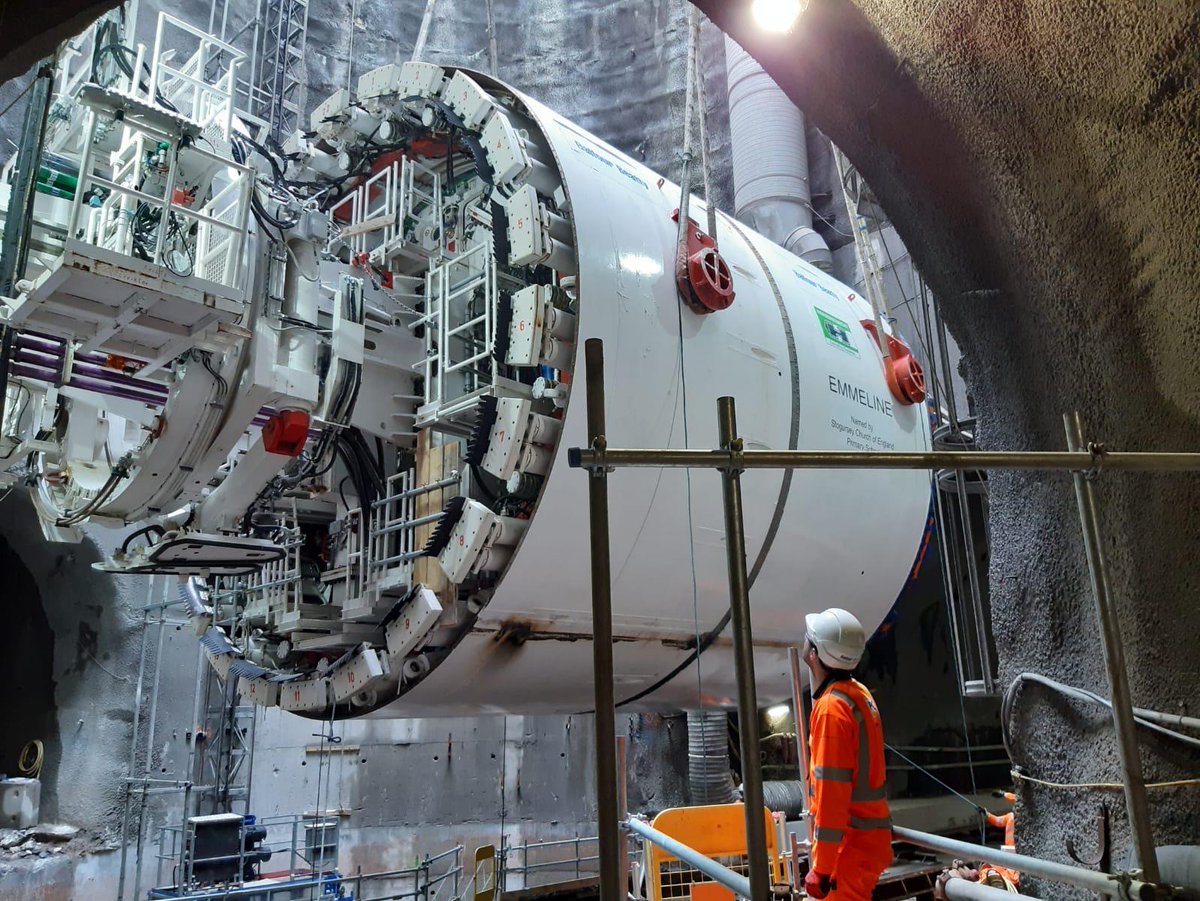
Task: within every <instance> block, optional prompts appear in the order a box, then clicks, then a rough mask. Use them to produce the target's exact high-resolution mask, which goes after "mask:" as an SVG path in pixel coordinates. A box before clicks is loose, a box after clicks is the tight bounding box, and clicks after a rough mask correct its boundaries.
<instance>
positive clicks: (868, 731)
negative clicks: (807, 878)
mask: <svg viewBox="0 0 1200 901" xmlns="http://www.w3.org/2000/svg"><path fill="white" fill-rule="evenodd" d="M810 723H811V728H810V731H809V735H810V739H809V744H810V746H811V753H810V754H809V786H810V791H811V793H812V798H811V805H810V806H811V810H812V818H813V846H812V868H813V869H814V870H816V871H817V872H818V873H823V874H828V875H833V874H835V873H836V870H837V862H838V856H839V854H840V853H841V851H842V849H843V847H844V846H845V843H846V839H847V838H851V839H853V838H854V833H872V832H883V831H884V830H886V831H887V832H886V835H887V841H884V840H883V835H880V836H879V837H878V840H872V841H870V842H868V843H866V844H869V845H870V846H872V847H876V846H877V847H878V848H879V849H880V851H879V854H880V855H886V860H884V861H883V863H882V865H881V866H880V870H882V869H883V867H884V866H886V865H887V862H890V860H891V850H890V847H891V846H890V838H891V835H890V833H891V828H892V821H891V815H890V813H889V811H888V803H887V770H886V764H885V762H884V756H883V725H882V723H881V722H880V719H879V708H877V707H876V706H875V699H874V698H872V697H871V693H870V692H869V691H867V689H866V687H865V686H864V685H862V684H861V683H859V682H857V681H855V680H854V679H840V680H838V681H834V682H831V683H828V687H827V688H825V690H824V691H822V692H819V694H818V697H817V698H816V700H815V701H814V703H813V712H812V717H811V719H810ZM852 844H854V845H855V846H856V847H858V846H862V845H863V844H864V843H863V842H861V841H859V842H852ZM885 847H886V850H884V849H885Z"/></svg>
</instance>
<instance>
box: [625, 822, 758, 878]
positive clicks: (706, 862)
mask: <svg viewBox="0 0 1200 901" xmlns="http://www.w3.org/2000/svg"><path fill="white" fill-rule="evenodd" d="M759 822H760V823H761V822H762V818H761V817H759ZM624 825H625V828H626V829H628V830H629V831H630V832H633V833H635V834H636V835H640V836H641V837H642V838H644V839H645V840H646V841H648V842H650V844H652V845H655V846H656V847H659V848H662V849H663V850H664V851H666V852H667V853H668V854H670V855H672V856H673V857H678V858H679V859H680V860H682V861H683V862H684V863H686V864H688V865H689V866H691V867H695V868H696V869H697V870H699V871H700V872H701V873H703V874H704V875H705V876H707V877H708V878H709V879H711V880H712V881H713V882H715V883H717V884H718V885H723V886H724V887H725V888H727V889H729V890H730V891H731V892H733V893H734V894H735V895H737V896H738V897H740V898H750V897H752V892H751V888H750V880H749V879H747V878H746V877H745V876H742V875H741V874H740V873H735V872H734V871H733V870H731V869H729V867H725V866H722V865H721V864H719V863H717V862H716V861H715V860H713V859H712V858H711V857H705V856H704V855H703V854H701V853H700V852H699V851H697V850H696V849H695V848H691V847H689V846H687V845H685V844H684V843H683V842H681V841H678V840H676V839H673V838H671V836H669V835H667V834H666V833H663V832H659V831H658V830H657V829H655V828H654V827H653V826H651V825H649V824H648V823H643V822H642V821H641V820H639V819H636V818H635V817H630V818H629V819H627V820H626V821H625V823H624ZM764 875H765V874H764Z"/></svg>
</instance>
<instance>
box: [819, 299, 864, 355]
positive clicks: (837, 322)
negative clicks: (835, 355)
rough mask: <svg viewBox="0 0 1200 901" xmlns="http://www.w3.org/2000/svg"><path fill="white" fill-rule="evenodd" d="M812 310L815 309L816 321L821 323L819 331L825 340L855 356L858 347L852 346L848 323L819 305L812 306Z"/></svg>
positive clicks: (852, 340)
mask: <svg viewBox="0 0 1200 901" xmlns="http://www.w3.org/2000/svg"><path fill="white" fill-rule="evenodd" d="M813 310H814V311H816V314H817V321H818V322H820V323H821V333H822V334H823V335H824V336H825V340H826V341H828V342H829V343H830V344H832V345H833V346H834V347H836V348H839V349H840V350H844V351H846V353H852V354H854V356H856V357H857V356H858V348H857V347H855V346H854V336H853V335H852V334H851V332H850V326H849V324H848V323H846V322H843V321H842V320H841V319H838V318H837V317H836V316H831V315H829V314H828V313H826V312H825V311H824V310H822V309H821V308H820V307H813Z"/></svg>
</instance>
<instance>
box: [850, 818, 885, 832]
mask: <svg viewBox="0 0 1200 901" xmlns="http://www.w3.org/2000/svg"><path fill="white" fill-rule="evenodd" d="M850 828H851V829H857V830H858V831H859V832H871V831H874V830H876V829H891V828H892V818H891V817H883V818H881V819H878V820H864V819H862V818H861V817H850Z"/></svg>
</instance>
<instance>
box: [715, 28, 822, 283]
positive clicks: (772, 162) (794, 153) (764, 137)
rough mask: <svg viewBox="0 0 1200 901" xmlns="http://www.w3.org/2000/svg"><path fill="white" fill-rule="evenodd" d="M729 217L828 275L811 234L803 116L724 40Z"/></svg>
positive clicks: (818, 243)
mask: <svg viewBox="0 0 1200 901" xmlns="http://www.w3.org/2000/svg"><path fill="white" fill-rule="evenodd" d="M725 73H726V79H727V84H728V87H729V139H730V147H731V151H732V155H733V201H734V215H736V216H737V218H738V219H740V220H741V221H743V222H745V223H746V224H747V225H749V226H750V227H751V228H753V229H755V230H756V231H758V232H761V233H762V234H764V235H766V236H767V237H768V238H770V239H771V240H772V241H775V242H777V243H779V244H782V245H783V246H784V247H785V248H786V249H787V250H789V251H791V252H792V253H794V254H795V255H796V256H798V257H800V259H802V260H805V261H806V262H808V263H811V264H812V265H814V266H816V267H818V268H819V269H823V270H825V271H826V272H828V271H829V270H830V269H831V268H832V267H833V257H832V255H831V254H830V252H829V247H828V246H827V245H826V244H825V240H824V239H823V238H822V237H821V236H820V235H818V234H817V233H816V232H815V231H813V227H812V192H811V190H810V189H809V180H808V146H807V144H806V143H805V129H804V113H802V112H800V110H798V109H796V106H795V104H793V103H792V101H791V100H789V99H788V97H787V95H786V94H784V93H783V91H781V90H780V89H779V86H778V85H776V84H775V82H774V81H773V80H772V79H771V76H769V75H768V74H767V73H766V72H764V71H763V69H762V66H760V65H759V64H758V63H757V62H756V61H755V59H754V57H752V56H751V55H750V54H749V53H747V52H746V51H745V50H743V49H742V48H741V47H740V46H739V45H738V44H737V43H736V42H734V41H733V40H732V39H730V38H726V39H725Z"/></svg>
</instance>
